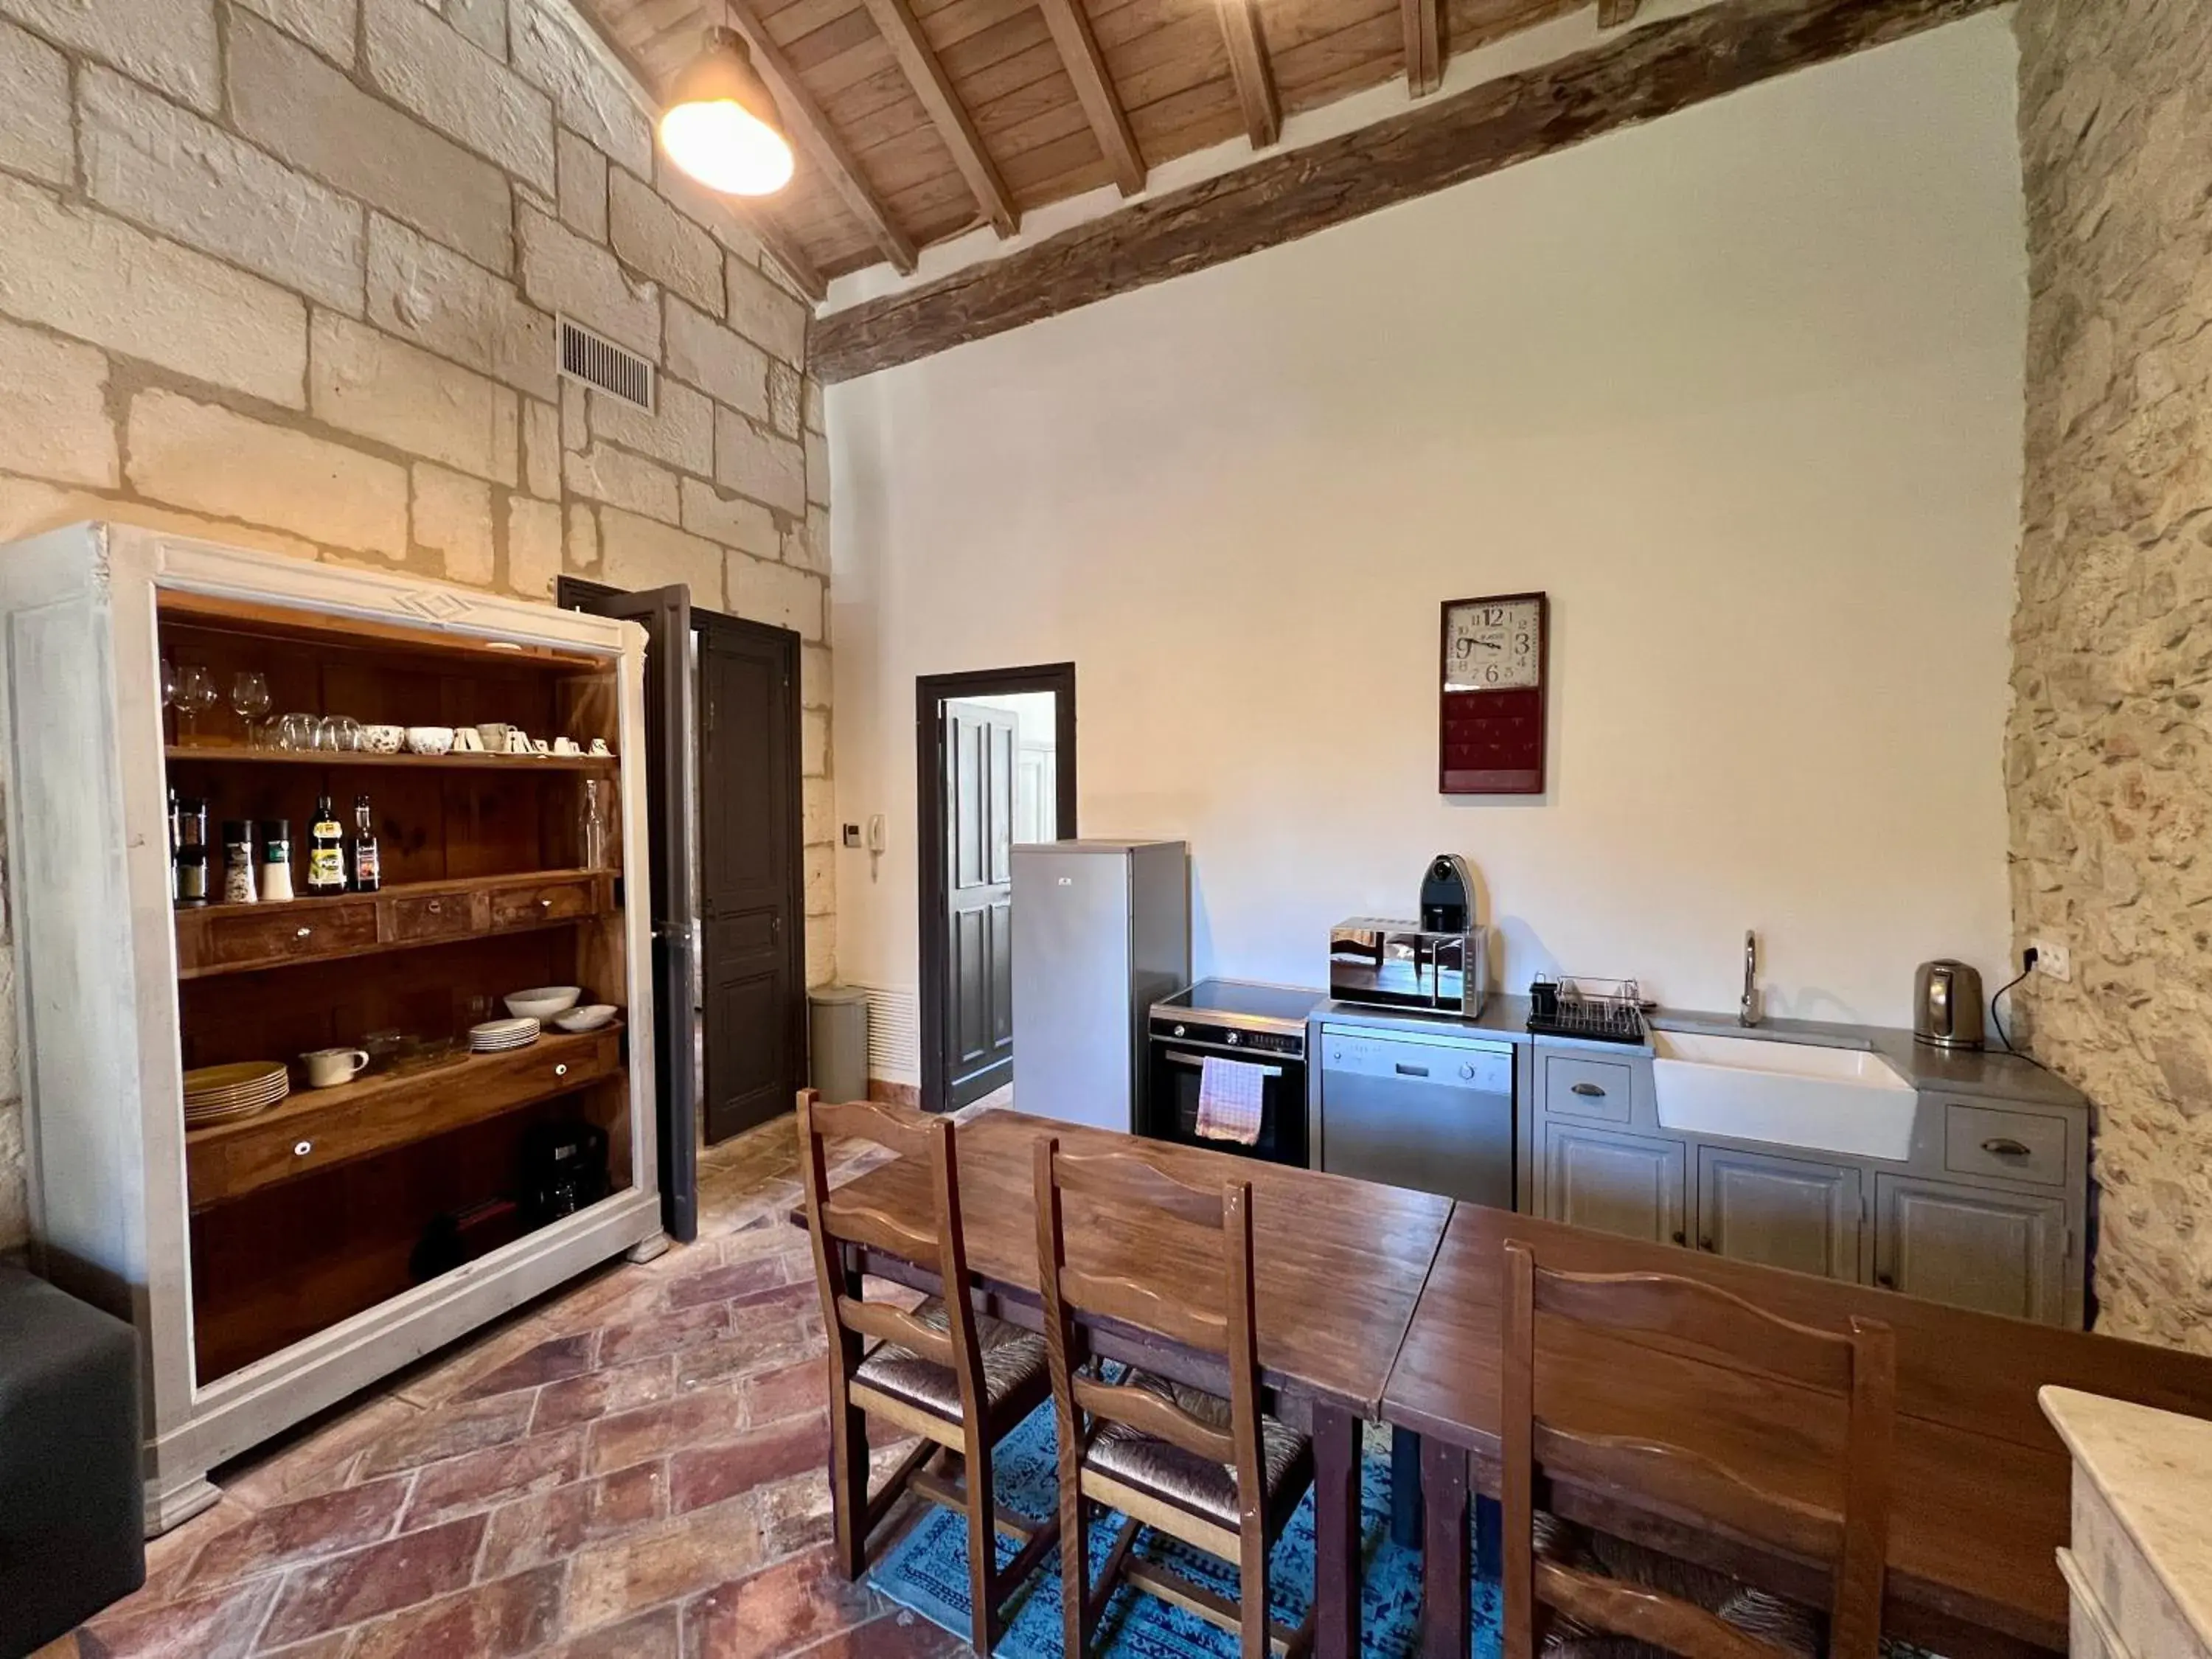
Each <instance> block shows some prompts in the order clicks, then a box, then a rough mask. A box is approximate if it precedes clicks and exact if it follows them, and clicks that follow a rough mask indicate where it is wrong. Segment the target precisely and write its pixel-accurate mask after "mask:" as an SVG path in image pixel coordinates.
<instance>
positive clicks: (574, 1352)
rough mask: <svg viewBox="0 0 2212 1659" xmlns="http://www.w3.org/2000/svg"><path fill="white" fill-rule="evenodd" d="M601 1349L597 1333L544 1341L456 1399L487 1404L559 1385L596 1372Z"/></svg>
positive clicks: (473, 1383) (486, 1374) (571, 1335)
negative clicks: (595, 1357) (509, 1395)
mask: <svg viewBox="0 0 2212 1659" xmlns="http://www.w3.org/2000/svg"><path fill="white" fill-rule="evenodd" d="M598 1348H599V1333H598V1332H597V1331H577V1332H574V1333H572V1334H568V1335H566V1336H548V1337H542V1338H540V1339H539V1340H538V1341H537V1342H535V1343H533V1344H532V1346H529V1347H527V1348H526V1349H524V1350H523V1351H522V1352H520V1353H519V1354H517V1355H515V1356H514V1358H512V1359H510V1360H508V1361H507V1363H506V1364H502V1365H499V1366H496V1367H495V1368H494V1369H492V1370H489V1371H487V1372H485V1373H484V1374H483V1376H479V1377H477V1379H476V1380H475V1381H474V1382H472V1383H470V1384H469V1385H468V1386H467V1387H466V1388H465V1389H462V1390H461V1391H460V1392H459V1394H457V1395H454V1396H453V1397H454V1398H455V1399H457V1400H485V1399H489V1397H490V1396H492V1395H495V1394H507V1393H510V1392H512V1391H513V1390H514V1389H535V1388H538V1387H541V1386H542V1385H544V1384H545V1383H557V1382H559V1381H560V1380H561V1379H562V1378H563V1377H567V1376H580V1375H581V1374H582V1373H583V1372H585V1371H587V1370H591V1369H592V1355H593V1354H594V1353H595V1352H597V1351H598Z"/></svg>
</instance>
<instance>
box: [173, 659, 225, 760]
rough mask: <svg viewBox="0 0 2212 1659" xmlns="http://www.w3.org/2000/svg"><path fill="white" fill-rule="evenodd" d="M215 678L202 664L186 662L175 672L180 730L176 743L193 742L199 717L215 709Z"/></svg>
mask: <svg viewBox="0 0 2212 1659" xmlns="http://www.w3.org/2000/svg"><path fill="white" fill-rule="evenodd" d="M216 695H217V694H216V689H215V676H214V675H213V674H211V673H210V672H209V671H208V669H207V665H206V664H204V663H197V662H188V663H186V664H185V665H184V666H183V667H182V668H181V669H179V671H177V712H178V714H179V716H180V717H181V722H182V729H181V730H179V732H178V733H177V741H178V742H179V743H183V744H190V743H192V742H194V741H195V740H196V739H197V738H198V736H199V721H200V716H201V715H203V714H206V713H207V711H208V710H209V709H210V708H214V707H215V702H216Z"/></svg>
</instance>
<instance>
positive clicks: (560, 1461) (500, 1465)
mask: <svg viewBox="0 0 2212 1659" xmlns="http://www.w3.org/2000/svg"><path fill="white" fill-rule="evenodd" d="M583 1472H584V1431H582V1430H581V1429H563V1430H562V1431H560V1432H559V1433H557V1434H537V1435H532V1436H531V1437H529V1438H528V1439H526V1440H513V1441H509V1442H508V1443H507V1444H506V1445H503V1446H490V1447H487V1448H486V1449H484V1450H483V1451H480V1452H469V1453H467V1454H465V1455H463V1456H460V1457H451V1458H447V1460H446V1461H445V1462H442V1463H433V1464H431V1465H430V1466H429V1467H428V1468H425V1469H424V1470H423V1471H422V1473H421V1474H419V1475H417V1476H416V1480H415V1493H414V1496H413V1497H412V1498H410V1499H409V1500H408V1504H407V1522H406V1524H407V1528H408V1530H409V1531H410V1532H411V1531H413V1530H415V1529H416V1528H418V1527H428V1526H432V1525H435V1523H436V1522H440V1521H447V1520H451V1519H452V1518H453V1516H457V1515H465V1514H466V1513H467V1512H468V1511H470V1510H481V1509H489V1507H491V1505H493V1504H497V1503H501V1502H502V1501H504V1500H506V1499H507V1498H520V1497H521V1496H522V1495H523V1494H524V1493H526V1492H550V1490H552V1489H553V1488H554V1487H556V1486H565V1485H566V1484H567V1483H568V1482H569V1481H571V1480H575V1479H576V1478H577V1477H578V1476H579V1475H580V1474H582V1473H583Z"/></svg>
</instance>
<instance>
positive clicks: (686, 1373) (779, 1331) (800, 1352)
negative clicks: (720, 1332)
mask: <svg viewBox="0 0 2212 1659" xmlns="http://www.w3.org/2000/svg"><path fill="white" fill-rule="evenodd" d="M824 1347H825V1344H824V1343H823V1337H822V1322H821V1320H820V1318H819V1317H813V1318H809V1317H807V1316H805V1315H798V1316H794V1315H791V1314H787V1313H781V1312H778V1311H776V1310H769V1309H762V1310H748V1311H747V1312H746V1313H745V1314H744V1316H741V1317H740V1318H739V1319H738V1320H737V1321H736V1322H734V1323H733V1324H732V1334H731V1335H728V1336H726V1337H723V1338H721V1339H720V1340H717V1341H714V1342H709V1343H707V1344H705V1345H704V1346H700V1347H696V1348H686V1349H685V1350H684V1352H682V1353H680V1354H678V1355H677V1356H676V1376H677V1380H678V1382H680V1383H706V1382H713V1381H717V1380H722V1379H734V1378H739V1377H750V1376H755V1375H757V1374H758V1373H760V1372H763V1371H776V1370H783V1369H784V1368H785V1367H787V1366H789V1365H792V1364H796V1363H798V1362H799V1361H801V1360H805V1359H819V1358H821V1357H822V1355H823V1351H824Z"/></svg>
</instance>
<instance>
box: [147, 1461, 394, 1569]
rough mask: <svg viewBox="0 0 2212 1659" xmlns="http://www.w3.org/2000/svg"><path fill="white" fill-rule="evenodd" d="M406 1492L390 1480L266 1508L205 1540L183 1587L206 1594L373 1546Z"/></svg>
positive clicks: (388, 1530) (387, 1531)
mask: <svg viewBox="0 0 2212 1659" xmlns="http://www.w3.org/2000/svg"><path fill="white" fill-rule="evenodd" d="M407 1490H408V1480H407V1478H406V1477H405V1476H404V1475H395V1476H392V1477H391V1478H389V1479H386V1480H373V1481H371V1482H369V1483H368V1485H366V1486H344V1487H341V1488H340V1489H339V1490H337V1492H319V1493H317V1494H316V1495H315V1496H314V1497H312V1498H300V1499H299V1500H297V1501H296V1502H295V1503H290V1504H272V1505H271V1506H270V1508H268V1509H265V1510H262V1511H261V1512H260V1513H259V1514H258V1515H255V1516H252V1517H250V1518H249V1519H248V1520H246V1522H244V1523H243V1524H241V1525H239V1526H235V1527H233V1528H230V1529H229V1530H228V1531H227V1532H224V1533H222V1534H221V1535H219V1536H217V1537H216V1538H214V1539H211V1540H210V1541H209V1542H208V1544H207V1546H206V1547H204V1549H202V1550H201V1551H200V1553H199V1555H198V1557H197V1559H195V1560H194V1561H193V1563H192V1566H191V1572H190V1574H189V1575H187V1576H186V1577H185V1581H184V1586H183V1587H184V1588H185V1589H188V1590H195V1591H197V1590H203V1589H213V1588H215V1587H216V1585H218V1584H227V1583H234V1582H235V1581H236V1580H238V1579H240V1578H246V1577H252V1576H253V1575H255V1574H257V1573H264V1572H272V1571H276V1569H277V1568H279V1567H283V1566H289V1565H292V1564H293V1563H294V1562H295V1561H306V1560H311V1559H313V1558H314V1557H316V1556H319V1555H335V1554H337V1553H338V1552H340V1551H342V1550H349V1549H357V1548H359V1547H361V1546H362V1545H363V1544H373V1543H374V1542H376V1541H377V1540H379V1539H380V1538H384V1537H386V1536H388V1535H389V1534H391V1532H392V1527H393V1524H394V1523H395V1522H397V1521H398V1519H399V1512H400V1510H402V1509H403V1508H404V1506H405V1505H406V1503H407Z"/></svg>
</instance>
